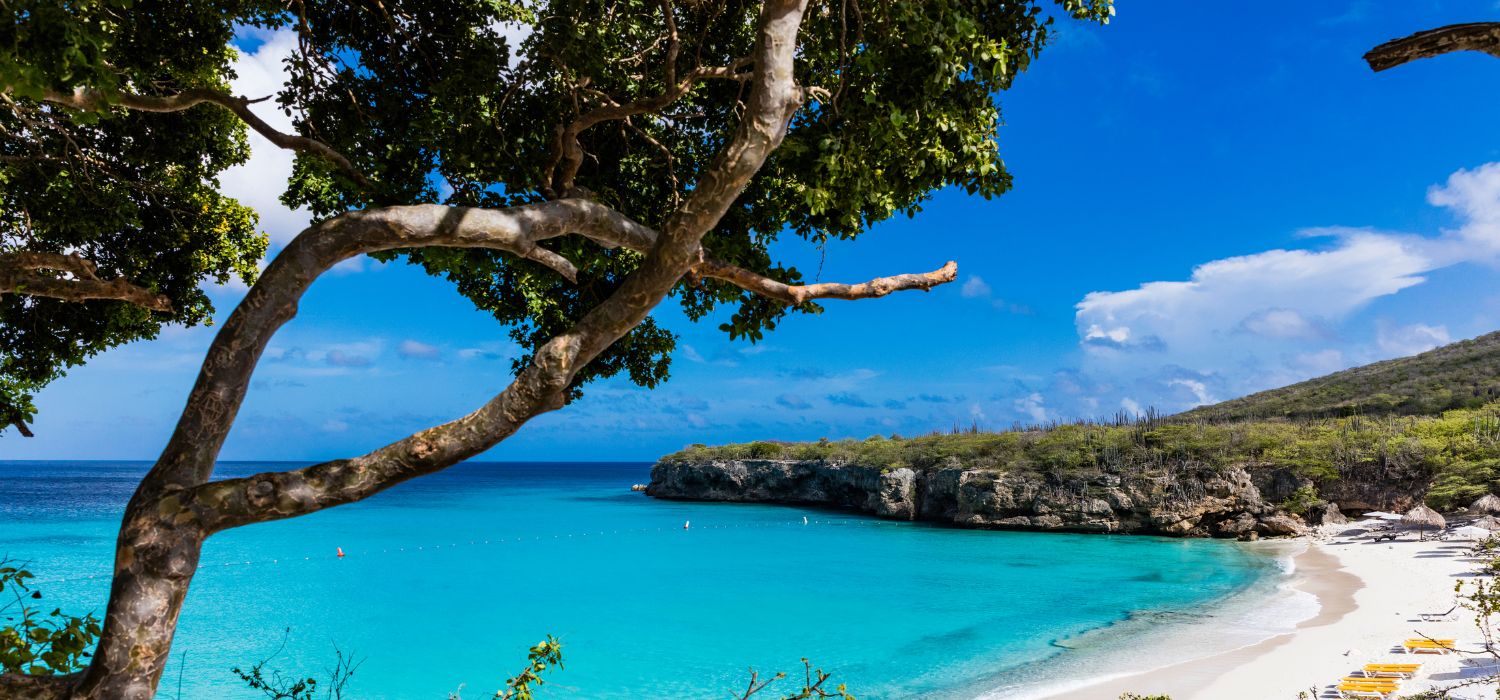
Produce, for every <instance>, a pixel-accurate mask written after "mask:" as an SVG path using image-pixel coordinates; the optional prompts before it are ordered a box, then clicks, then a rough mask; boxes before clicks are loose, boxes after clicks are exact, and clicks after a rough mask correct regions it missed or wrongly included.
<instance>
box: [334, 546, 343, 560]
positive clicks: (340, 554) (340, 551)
mask: <svg viewBox="0 0 1500 700" xmlns="http://www.w3.org/2000/svg"><path fill="white" fill-rule="evenodd" d="M335 549H337V550H339V558H340V559H343V558H344V548H343V547H335Z"/></svg>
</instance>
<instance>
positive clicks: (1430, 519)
mask: <svg viewBox="0 0 1500 700" xmlns="http://www.w3.org/2000/svg"><path fill="white" fill-rule="evenodd" d="M1401 524H1402V525H1406V526H1408V527H1420V528H1428V527H1431V528H1437V529H1441V528H1442V527H1443V526H1444V525H1447V524H1448V521H1446V520H1444V519H1443V516H1441V515H1438V512H1437V511H1435V510H1433V509H1431V508H1428V507H1427V506H1417V507H1416V508H1413V509H1411V510H1409V511H1406V515H1405V516H1403V517H1402V518H1401Z"/></svg>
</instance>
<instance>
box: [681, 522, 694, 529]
mask: <svg viewBox="0 0 1500 700" xmlns="http://www.w3.org/2000/svg"><path fill="white" fill-rule="evenodd" d="M692 524H693V521H691V520H684V521H682V529H684V530H686V529H688V526H689V525H692Z"/></svg>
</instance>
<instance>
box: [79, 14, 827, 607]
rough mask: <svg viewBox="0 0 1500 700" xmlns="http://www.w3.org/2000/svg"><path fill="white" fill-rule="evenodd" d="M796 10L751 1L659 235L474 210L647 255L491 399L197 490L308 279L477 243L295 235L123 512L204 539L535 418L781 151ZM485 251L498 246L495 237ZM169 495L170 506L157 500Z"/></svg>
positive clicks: (395, 230) (340, 225) (364, 485)
mask: <svg viewBox="0 0 1500 700" xmlns="http://www.w3.org/2000/svg"><path fill="white" fill-rule="evenodd" d="M805 8H806V0H768V1H767V2H766V3H765V4H764V5H763V6H762V9H761V17H760V20H759V26H758V39H757V42H756V55H755V64H754V65H755V67H756V70H755V77H754V79H753V80H752V81H751V82H752V89H751V94H750V98H749V101H748V103H747V108H746V113H745V117H744V119H743V120H742V121H741V123H740V125H739V128H738V130H737V132H736V134H735V136H734V138H733V139H731V140H730V142H729V143H728V144H726V146H725V148H724V150H723V151H722V152H721V153H720V154H719V156H718V157H717V158H716V159H715V161H714V163H713V165H712V166H711V167H710V168H709V169H708V170H707V171H706V172H705V174H704V176H703V178H702V179H701V180H700V181H699V182H698V183H696V186H695V187H694V188H693V189H692V191H691V193H690V194H689V195H688V197H687V200H686V201H685V202H684V203H683V205H682V206H681V207H680V208H678V210H677V211H676V212H674V213H673V214H672V215H670V216H669V217H668V218H667V221H666V225H665V226H664V227H663V231H662V232H661V234H660V235H653V233H652V232H651V231H650V230H649V229H645V227H641V226H639V225H638V224H635V223H634V222H632V221H630V220H629V219H626V218H625V217H623V216H622V215H620V214H618V213H616V212H614V211H613V210H611V209H609V208H607V207H603V206H600V205H596V204H593V203H591V202H587V201H584V200H577V199H564V200H556V201H551V202H547V203H543V204H536V205H528V206H525V207H518V208H516V209H511V210H505V211H499V212H487V213H486V215H488V216H491V217H495V218H496V219H499V220H503V221H507V222H513V225H516V226H519V224H520V223H521V222H523V221H528V222H531V223H532V224H534V225H537V226H543V227H547V228H548V229H549V231H556V232H558V233H559V235H560V233H562V232H583V233H584V234H585V235H589V232H593V233H595V234H597V238H596V240H600V239H602V240H614V241H617V242H621V243H624V242H636V243H640V242H645V241H650V252H649V254H648V255H647V256H646V258H645V260H644V261H643V262H642V263H641V266H640V267H639V268H637V269H636V271H635V272H633V273H632V274H631V275H630V276H629V277H627V278H626V279H625V281H624V283H622V284H621V286H620V288H619V289H617V290H616V291H615V292H614V293H613V294H611V295H610V296H609V298H607V299H605V301H604V302H602V303H601V304H600V305H599V306H597V307H595V308H594V309H593V310H592V311H590V312H588V313H587V314H585V315H584V317H583V318H582V319H581V320H579V322H578V323H577V324H576V325H575V326H574V327H573V328H572V329H570V330H569V331H567V332H565V333H563V334H561V335H559V336H557V337H555V338H553V339H551V340H549V341H547V342H546V343H544V344H543V345H542V346H541V347H539V348H537V350H536V352H535V353H534V355H533V358H532V361H531V364H530V365H528V366H527V367H526V368H524V369H522V370H521V372H520V373H519V374H518V375H517V376H516V379H515V381H513V382H512V383H511V384H510V385H509V386H508V387H506V388H505V389H504V390H503V391H501V392H500V394H499V395H497V396H496V397H495V398H493V399H491V400H490V401H489V402H488V403H486V404H485V405H484V406H481V407H480V408H479V409H478V410H476V411H474V412H473V413H470V414H468V415H466V416H464V417H462V418H459V419H457V420H454V421H451V422H449V423H445V424H443V425H439V426H436V427H433V428H429V429H427V430H424V431H422V432H419V433H416V434H414V435H411V436H409V437H406V438H403V439H401V440H398V441H396V442H394V443H391V444H389V445H387V446H385V447H382V448H380V449H378V450H375V451H374V452H371V453H369V454H366V455H363V456H360V457H356V458H353V459H347V460H337V461H333V462H326V463H323V464H318V465H314V466H311V467H307V468H304V469H297V470H293V471H288V472H277V473H267V474H258V475H255V476H251V477H246V478H241V479H228V480H222V481H215V482H209V483H205V482H206V481H207V479H208V477H209V475H210V474H211V473H212V469H213V463H214V460H215V458H216V456H217V455H218V451H219V447H220V446H221V445H222V444H223V440H224V436H225V435H226V434H227V433H228V430H229V426H230V425H231V424H232V422H233V419H234V414H235V412H236V411H238V409H239V406H240V403H241V402H242V401H243V400H244V395H245V392H246V387H247V386H248V384H249V379H250V373H251V371H252V370H253V369H254V366H255V362H256V361H257V360H258V359H259V357H260V354H261V352H263V351H264V349H265V345H266V343H267V342H268V341H269V338H270V334H271V333H272V332H274V331H275V330H276V329H277V328H279V327H280V326H281V325H282V324H284V323H285V322H286V321H287V320H290V318H291V317H292V315H293V314H294V313H295V305H296V301H297V298H298V297H300V296H301V294H302V292H303V291H304V290H306V288H307V287H308V285H310V284H311V283H312V280H313V279H315V278H316V277H317V275H318V274H320V273H321V272H322V271H324V270H326V269H328V268H329V267H331V266H332V265H333V264H334V263H336V262H338V260H340V259H342V257H347V256H350V255H354V254H357V253H360V252H366V249H368V248H370V247H371V246H383V247H384V248H400V247H413V246H422V245H475V244H476V243H477V241H475V240H473V239H468V240H462V241H460V240H457V239H454V238H453V237H451V236H433V235H431V234H428V235H422V234H423V232H424V231H428V230H430V229H431V228H433V227H425V228H423V229H419V230H412V229H411V228H410V227H408V226H404V225H399V224H398V223H397V222H391V223H389V224H379V225H358V222H360V221H361V220H363V219H364V218H367V217H375V218H377V220H378V219H383V218H384V217H385V216H387V215H386V214H383V213H382V212H389V211H390V210H381V211H380V212H370V213H365V214H348V215H345V216H342V217H338V218H336V219H333V220H330V221H329V222H325V223H324V224H321V225H319V226H318V227H315V228H314V229H313V230H310V231H309V232H305V233H303V234H302V235H300V236H298V237H297V238H296V239H295V240H293V241H292V243H291V244H290V245H289V246H288V247H287V249H286V250H285V251H283V252H282V253H281V255H279V256H277V259H276V261H275V262H273V263H272V264H271V266H270V267H269V268H267V270H266V271H265V273H263V274H262V276H261V279H260V281H258V282H257V283H256V285H255V287H253V288H252V289H251V290H250V293H249V295H247V296H246V298H245V300H244V301H243V302H242V303H241V305H240V307H239V308H237V309H236V310H235V313H234V314H233V315H231V317H230V319H229V321H228V322H227V323H226V324H225V325H224V328H223V330H221V331H220V332H219V336H218V337H217V338H215V339H214V344H213V346H212V347H211V348H210V349H209V355H208V358H207V359H206V360H205V361H204V368H203V372H202V374H200V375H199V379H198V384H197V385H196V386H195V387H194V389H193V392H192V394H191V395H190V396H189V398H188V405H187V407H186V408H185V409H184V411H183V415H182V418H181V420H180V421H179V423H178V427H177V431H176V432H175V433H174V434H173V436H172V440H171V442H170V443H168V445H167V449H166V450H165V451H164V452H163V454H162V456H161V458H160V459H159V460H158V462H157V464H156V466H155V467H154V468H153V469H152V471H151V473H149V474H148V475H147V477H146V479H145V480H144V481H143V483H142V486H141V489H142V490H141V491H138V492H137V495H136V498H135V499H133V500H132V503H143V504H150V503H159V504H162V505H158V506H157V509H156V510H155V511H150V512H151V513H153V516H154V517H170V518H173V519H174V522H196V523H197V524H198V527H202V528H204V529H205V531H208V532H212V531H218V530H222V529H225V528H230V527H235V526H238V525H244V524H248V523H253V522H262V521H267V520H274V519H279V518H288V517H294V516H298V515H303V514H306V513H311V512H314V511H317V510H320V509H323V508H327V507H330V506H334V505H338V504H342V503H349V502H352V501H357V500H360V499H363V498H366V497H368V496H370V495H372V494H374V493H378V492H379V491H381V490H384V489H386V488H389V487H390V486H392V485H394V484H397V483H400V482H402V481H405V480H407V479H411V478H413V477H416V476H421V475H423V474H429V473H432V472H436V471H439V470H442V469H445V468H447V467H449V466H451V465H453V464H456V463H458V462H460V461H462V460H464V459H468V458H470V457H473V456H475V455H477V454H479V453H481V452H483V451H485V450H487V449H489V448H490V447H492V446H494V445H496V444H498V443H499V442H500V441H501V440H504V439H505V438H507V437H509V436H510V435H511V434H513V433H514V432H515V431H516V430H517V429H519V428H520V426H522V425H523V424H525V423H526V422H527V421H529V420H530V419H532V418H534V417H535V416H537V415H540V414H542V413H545V412H547V411H552V410H556V409H557V408H560V407H561V406H562V405H563V404H564V402H565V400H566V397H567V392H568V389H569V387H570V385H571V383H572V381H573V377H574V376H575V375H576V374H577V372H578V371H579V370H580V369H582V368H583V367H584V366H585V365H587V364H588V363H589V362H591V361H592V360H593V359H594V358H595V357H597V356H598V355H599V353H601V352H603V351H604V350H605V349H606V348H608V347H609V346H610V345H612V344H613V343H614V342H615V341H617V340H619V339H620V338H621V337H623V336H624V335H625V334H626V333H629V332H630V330H631V329H633V328H635V327H636V326H637V325H639V324H640V322H641V321H642V320H643V319H644V318H645V317H646V316H647V315H648V314H649V313H650V312H651V310H652V309H653V308H655V307H656V305H657V304H659V303H660V302H661V300H662V299H663V298H665V297H666V295H667V293H668V292H670V291H671V290H672V288H673V287H675V286H676V284H677V283H678V281H680V280H681V279H682V277H683V276H684V275H685V274H687V273H688V272H689V271H690V270H691V269H692V267H693V266H694V264H695V263H697V262H698V261H699V257H700V256H699V252H698V251H699V248H700V242H701V240H702V238H703V235H704V234H705V233H706V232H707V231H708V230H709V229H711V228H712V227H713V226H715V225H716V224H717V223H718V221H719V220H720V219H721V218H722V217H723V216H724V213H725V212H726V211H727V210H728V208H729V206H730V205H731V204H732V203H733V202H734V200H735V199H736V198H737V197H738V196H739V194H740V192H742V191H743V190H744V187H745V186H746V184H748V182H749V180H750V178H751V177H753V176H754V175H755V173H756V172H757V171H758V170H759V169H760V167H761V165H762V164H763V163H764V162H765V159H766V158H767V157H768V156H769V155H770V153H771V152H772V151H774V150H775V149H776V147H777V146H779V145H780V143H781V140H782V138H783V137H784V136H785V135H786V129H787V125H788V124H789V123H790V121H791V118H792V115H793V114H795V113H796V111H797V109H798V108H799V107H800V106H801V99H802V91H801V90H800V89H798V88H797V86H796V84H795V82H794V80H793V78H792V64H793V55H794V51H795V47H796V38H797V32H798V29H799V27H800V25H801V21H802V15H803V12H804V11H805ZM435 209H439V210H441V208H440V207H435ZM473 211H479V210H473ZM591 237H595V236H591ZM391 239H396V240H391ZM417 239H420V240H417ZM484 242H486V243H488V244H489V246H490V247H501V246H500V245H498V243H497V242H496V241H495V240H493V238H486V239H484ZM179 491H183V492H182V493H180V496H181V497H180V498H179V497H177V496H175V495H173V496H169V495H168V494H172V493H176V492H179ZM153 496H154V497H153ZM168 506H170V507H168ZM142 507H143V508H148V507H149V506H146V505H143V506H142ZM179 516H180V518H181V520H177V519H178V518H179ZM106 631H107V630H106Z"/></svg>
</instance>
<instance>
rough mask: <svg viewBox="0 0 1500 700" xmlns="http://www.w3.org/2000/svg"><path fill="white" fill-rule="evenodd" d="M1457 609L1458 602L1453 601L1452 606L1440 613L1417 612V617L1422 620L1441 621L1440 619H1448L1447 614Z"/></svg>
mask: <svg viewBox="0 0 1500 700" xmlns="http://www.w3.org/2000/svg"><path fill="white" fill-rule="evenodd" d="M1457 609H1458V604H1457V603H1455V604H1454V605H1453V607H1451V608H1448V609H1447V610H1445V611H1443V612H1440V613H1417V617H1419V618H1422V621H1423V622H1438V621H1441V620H1446V619H1448V616H1449V615H1452V614H1453V611H1454V610H1457Z"/></svg>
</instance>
